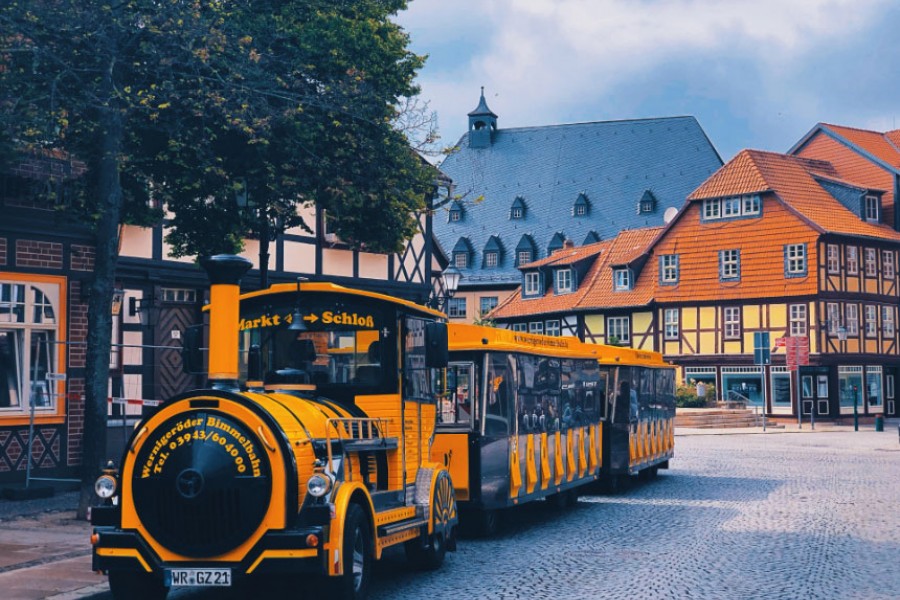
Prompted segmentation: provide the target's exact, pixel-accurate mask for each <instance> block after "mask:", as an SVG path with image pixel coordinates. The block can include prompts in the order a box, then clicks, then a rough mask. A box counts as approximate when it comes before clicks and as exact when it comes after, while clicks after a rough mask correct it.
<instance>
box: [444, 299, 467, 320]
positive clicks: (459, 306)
mask: <svg viewBox="0 0 900 600" xmlns="http://www.w3.org/2000/svg"><path fill="white" fill-rule="evenodd" d="M447 316H448V317H451V318H454V319H465V318H466V299H465V297H462V298H450V299H449V300H447Z"/></svg>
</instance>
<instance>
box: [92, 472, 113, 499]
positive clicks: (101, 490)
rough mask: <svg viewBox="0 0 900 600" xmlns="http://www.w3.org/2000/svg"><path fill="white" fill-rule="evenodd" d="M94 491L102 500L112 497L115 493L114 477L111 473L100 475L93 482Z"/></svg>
mask: <svg viewBox="0 0 900 600" xmlns="http://www.w3.org/2000/svg"><path fill="white" fill-rule="evenodd" d="M94 492H96V494H97V495H98V496H100V497H101V498H103V499H104V500H106V499H108V498H112V497H113V494H115V493H116V478H115V477H113V476H112V475H101V476H100V477H98V478H97V481H95V482H94Z"/></svg>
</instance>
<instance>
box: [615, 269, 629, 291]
mask: <svg viewBox="0 0 900 600" xmlns="http://www.w3.org/2000/svg"><path fill="white" fill-rule="evenodd" d="M631 279H632V278H631V269H613V289H615V290H616V291H617V292H623V291H627V290H630V289H631V285H632V281H631Z"/></svg>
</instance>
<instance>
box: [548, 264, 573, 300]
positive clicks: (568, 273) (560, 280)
mask: <svg viewBox="0 0 900 600" xmlns="http://www.w3.org/2000/svg"><path fill="white" fill-rule="evenodd" d="M553 289H555V290H556V293H557V294H570V293H572V292H573V291H575V285H574V277H573V276H572V269H571V268H565V269H556V271H555V272H554V281H553Z"/></svg>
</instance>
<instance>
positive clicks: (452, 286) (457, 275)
mask: <svg viewBox="0 0 900 600" xmlns="http://www.w3.org/2000/svg"><path fill="white" fill-rule="evenodd" d="M462 277H463V275H462V273H461V272H460V271H459V269H457V268H456V267H454V266H453V265H451V266H449V267H447V268H446V269H445V270H444V272H443V273H441V287H442V288H443V292H444V293H443V294H441V295H436V296H433V297H432V298H431V301H430V302H429V305H431V306H432V307H434V308H437V309H438V310H441V309H443V308H444V305H445V304H446V303H447V301H448V300H449V299H450V298H452V297H453V295H454V294H456V290H457V289H459V281H460V279H462Z"/></svg>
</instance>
